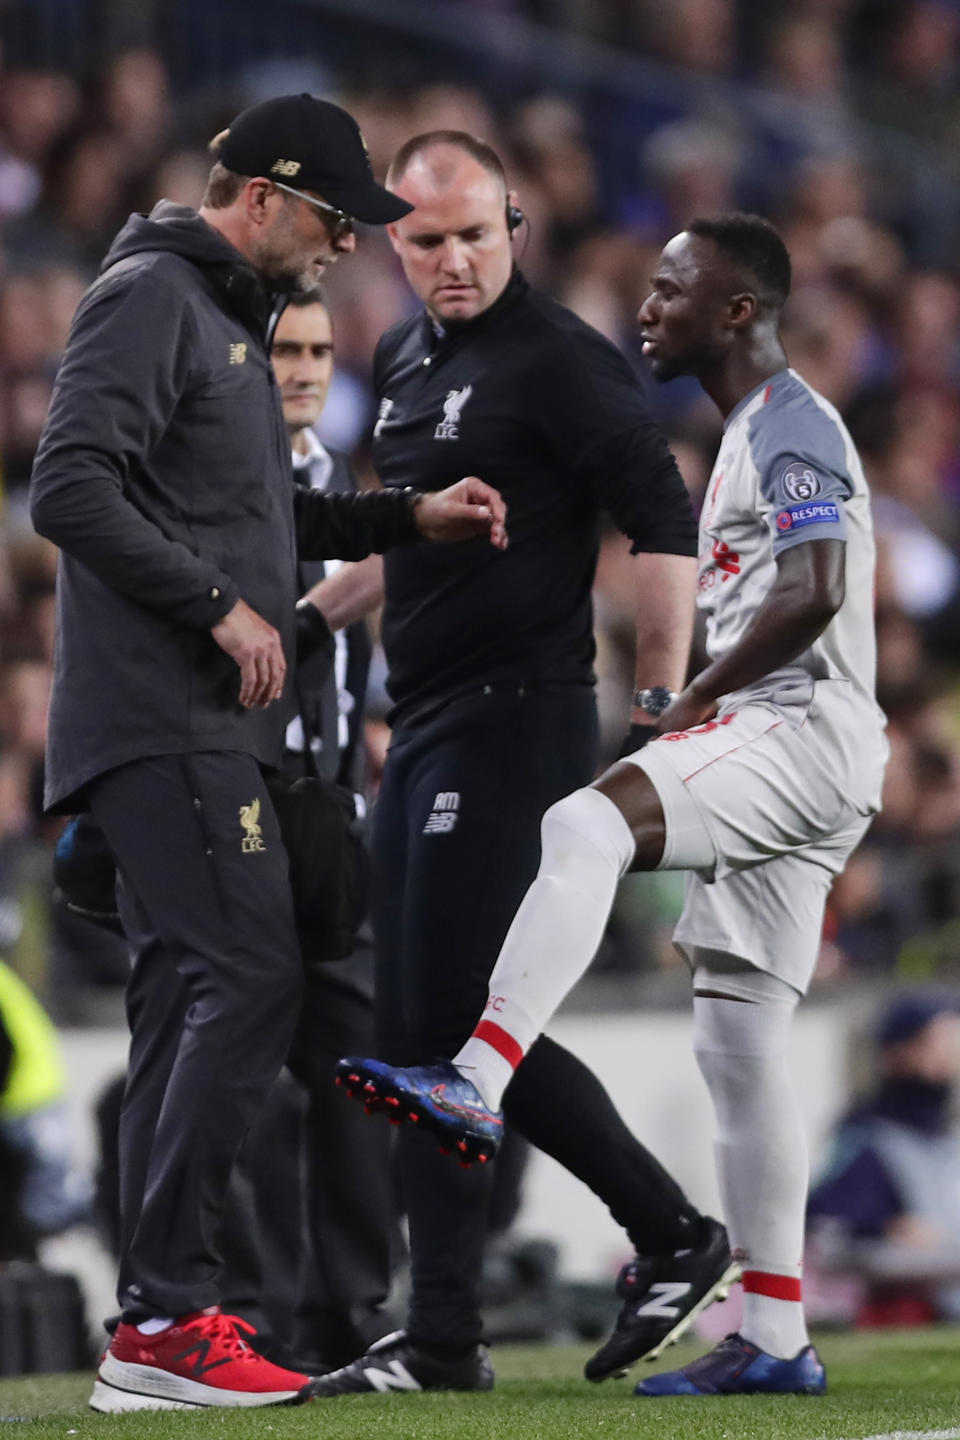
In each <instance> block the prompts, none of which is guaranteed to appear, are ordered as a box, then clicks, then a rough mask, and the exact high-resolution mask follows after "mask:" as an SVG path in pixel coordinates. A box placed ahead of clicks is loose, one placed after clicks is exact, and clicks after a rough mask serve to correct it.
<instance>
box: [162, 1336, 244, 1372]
mask: <svg viewBox="0 0 960 1440" xmlns="http://www.w3.org/2000/svg"><path fill="white" fill-rule="evenodd" d="M210 1345H211V1342H210V1341H209V1340H198V1341H197V1343H196V1345H191V1346H190V1349H189V1350H182V1351H181V1352H180V1354H179V1355H172V1356H171V1357H170V1358H171V1359H172V1360H174V1361H177V1360H188V1359H189V1358H190V1356H191V1355H196V1357H197V1358H196V1360H195V1361H194V1362H193V1364H192V1365H191V1366H190V1367H189V1369H190V1373H191V1375H196V1376H198V1377H199V1376H200V1375H206V1373H207V1371H208V1370H216V1368H217V1366H218V1365H229V1363H230V1356H229V1355H221V1356H220V1357H219V1358H218V1359H216V1360H209V1361H208V1360H207V1356H208V1355H209V1354H210Z"/></svg>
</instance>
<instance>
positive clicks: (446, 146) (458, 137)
mask: <svg viewBox="0 0 960 1440" xmlns="http://www.w3.org/2000/svg"><path fill="white" fill-rule="evenodd" d="M457 153H459V154H460V155H461V156H463V155H468V156H469V157H470V159H471V160H474V161H475V162H476V163H477V164H478V165H479V166H480V167H481V168H482V169H484V170H486V171H487V173H488V174H489V175H492V176H493V178H494V179H495V180H499V182H500V186H501V189H502V190H503V193H504V195H505V194H506V193H507V177H506V175H505V174H504V169H503V165H502V164H501V162H500V157H499V155H498V154H497V152H496V151H495V150H494V149H493V148H492V147H491V146H490V145H488V144H487V142H486V141H485V140H480V139H478V138H477V136H476V135H469V134H468V133H467V131H466V130H428V131H426V132H425V133H424V134H423V135H414V136H413V137H412V139H410V140H407V141H406V142H405V144H403V145H401V146H400V149H399V150H398V151H397V153H396V155H395V156H394V157H393V161H392V162H391V165H390V169H389V170H388V171H387V185H388V186H389V187H390V189H391V190H395V189H396V187H397V184H398V183H399V182H400V181H401V180H402V179H403V177H404V176H405V175H406V173H407V171H408V170H409V169H410V167H411V165H412V164H413V163H414V162H417V163H418V165H419V166H420V168H421V169H424V170H426V171H429V173H430V174H432V175H433V176H435V184H436V187H437V188H438V189H442V188H443V187H444V186H446V185H448V184H450V182H451V180H452V179H453V177H454V175H455V174H456V155H457Z"/></svg>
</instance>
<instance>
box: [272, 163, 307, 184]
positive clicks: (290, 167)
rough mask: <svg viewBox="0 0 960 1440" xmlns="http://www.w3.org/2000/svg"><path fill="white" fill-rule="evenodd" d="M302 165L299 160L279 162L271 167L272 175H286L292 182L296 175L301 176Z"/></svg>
mask: <svg viewBox="0 0 960 1440" xmlns="http://www.w3.org/2000/svg"><path fill="white" fill-rule="evenodd" d="M301 168H302V167H301V165H300V161H299V160H278V161H277V163H276V164H275V165H271V166H270V174H271V175H286V176H287V178H288V179H289V180H292V179H293V177H294V176H295V175H299V174H300V170H301Z"/></svg>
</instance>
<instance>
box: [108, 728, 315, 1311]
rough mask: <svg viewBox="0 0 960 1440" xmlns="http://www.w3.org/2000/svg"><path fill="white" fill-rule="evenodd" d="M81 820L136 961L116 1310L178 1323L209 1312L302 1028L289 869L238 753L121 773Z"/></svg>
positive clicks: (161, 761)
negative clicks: (260, 1139) (241, 1158)
mask: <svg viewBox="0 0 960 1440" xmlns="http://www.w3.org/2000/svg"><path fill="white" fill-rule="evenodd" d="M90 808H91V810H92V812H93V814H94V817H95V818H96V820H97V821H98V823H99V824H100V826H101V828H102V829H103V831H104V833H105V835H106V837H107V840H108V841H109V844H110V848H111V849H112V850H113V852H114V855H115V856H116V858H117V864H118V868H119V870H120V874H121V878H122V886H121V887H120V890H121V899H120V905H121V918H122V920H123V924H124V929H125V930H126V933H127V937H128V939H129V940H130V943H131V946H132V948H133V955H134V966H133V973H132V975H131V978H130V983H129V987H128V991H127V1014H128V1019H129V1022H130V1029H131V1041H130V1066H129V1073H128V1077H127V1085H126V1090H125V1093H124V1099H123V1108H122V1111H121V1116H120V1210H121V1260H120V1279H119V1292H118V1294H119V1300H120V1304H121V1306H122V1307H123V1311H124V1316H125V1318H127V1319H130V1320H136V1319H143V1318H144V1317H146V1316H149V1315H182V1314H185V1313H187V1312H189V1311H194V1310H201V1309H203V1308H204V1307H205V1306H207V1305H214V1304H216V1303H217V1302H218V1299H219V1296H218V1290H217V1271H218V1268H219V1256H218V1254H217V1250H216V1245H215V1242H214V1234H215V1231H216V1227H217V1222H218V1220H219V1217H220V1212H221V1210H222V1208H223V1203H224V1199H225V1196H226V1192H227V1186H228V1182H229V1178H230V1170H231V1167H232V1165H233V1162H234V1159H235V1157H236V1155H237V1152H238V1150H239V1148H240V1144H241V1141H242V1140H243V1137H244V1134H245V1133H246V1131H247V1129H248V1128H249V1126H250V1124H251V1122H252V1121H253V1120H254V1118H255V1117H256V1115H257V1112H258V1110H259V1109H260V1107H261V1105H262V1104H263V1102H264V1099H265V1097H266V1094H267V1091H268V1089H269V1087H270V1085H271V1084H272V1082H273V1081H274V1080H275V1079H276V1076H277V1074H278V1073H279V1071H280V1068H281V1066H282V1065H283V1063H284V1061H285V1060H286V1058H287V1055H288V1053H289V1050H290V1042H291V1039H292V1037H293V1033H294V1029H295V1026H296V1024H297V1016H298V1013H299V1007H300V996H301V990H302V985H303V972H302V964H301V959H300V951H299V947H298V944H297V936H296V931H295V928H294V919H293V901H292V898H291V893H290V884H289V877H288V867H287V857H286V852H285V851H284V848H283V844H282V842H281V839H280V833H279V828H278V825H277V819H276V815H275V813H274V810H273V806H272V805H271V803H270V799H269V796H268V794H267V790H266V786H265V785H264V782H263V778H262V775H261V773H260V769H259V766H258V765H257V763H256V761H255V760H253V759H252V757H250V756H248V755H243V754H239V753H234V752H207V753H202V754H191V755H162V756H156V757H151V758H147V759H142V760H135V761H132V762H131V763H129V764H127V765H122V766H120V767H118V768H117V769H115V770H111V771H109V772H108V773H107V774H105V775H102V776H100V777H99V778H98V779H97V780H96V781H95V782H94V783H93V784H92V785H91V787H90ZM241 811H242V812H243V814H242V816H241Z"/></svg>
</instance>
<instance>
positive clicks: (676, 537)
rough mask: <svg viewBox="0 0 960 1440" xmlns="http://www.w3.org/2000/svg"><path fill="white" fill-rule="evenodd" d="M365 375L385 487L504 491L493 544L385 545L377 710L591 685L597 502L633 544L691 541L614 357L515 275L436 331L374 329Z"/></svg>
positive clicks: (687, 519)
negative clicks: (382, 688) (503, 514)
mask: <svg viewBox="0 0 960 1440" xmlns="http://www.w3.org/2000/svg"><path fill="white" fill-rule="evenodd" d="M374 379H375V384H376V388H377V395H378V397H379V403H380V418H379V420H378V422H377V425H376V428H375V431H374V442H373V457H374V462H375V464H376V467H377V472H378V474H379V475H380V478H381V480H382V481H383V483H384V485H386V486H402V485H415V486H417V487H418V488H420V489H424V490H439V489H442V488H443V487H444V486H446V485H449V484H451V483H453V482H454V481H456V480H458V479H460V478H461V476H464V475H479V476H480V478H481V479H482V480H486V481H487V482H488V483H489V484H490V485H494V486H496V488H497V489H498V490H499V491H500V492H501V493H502V494H503V496H504V499H505V500H506V501H507V506H508V515H507V528H508V531H509V535H510V547H509V549H508V550H507V551H506V552H501V551H498V550H494V549H492V547H491V546H490V545H489V544H488V543H486V542H485V541H468V542H467V543H465V544H463V545H458V546H456V547H454V549H453V550H450V549H446V550H445V551H441V549H440V548H439V547H429V548H428V547H427V546H425V545H418V546H416V547H413V548H407V549H406V550H403V551H400V550H397V551H394V552H392V553H391V554H390V555H388V556H387V557H386V562H385V571H386V596H387V601H386V608H385V611H384V620H383V643H384V648H385V650H386V654H387V660H388V662H389V666H390V675H389V682H388V688H389V691H390V695H391V698H392V699H393V701H394V702H395V708H394V712H393V718H394V719H395V720H407V719H409V718H418V717H420V716H425V715H427V714H429V713H431V712H432V711H433V710H434V709H436V708H437V707H438V706H439V705H440V704H443V703H444V702H445V701H447V700H448V699H450V698H452V697H454V696H456V695H458V694H461V693H465V692H468V691H470V690H475V689H478V688H480V687H482V686H483V685H486V684H498V683H527V684H541V685H542V684H549V685H553V684H562V685H567V684H573V685H590V684H592V683H593V656H594V642H593V616H592V610H591V604H590V590H591V586H592V583H593V576H594V570H595V568H596V562H597V553H598V545H599V536H600V522H601V514H602V512H606V513H608V514H609V515H610V516H611V517H612V519H613V521H614V523H615V524H616V525H617V526H618V528H619V529H621V530H622V531H623V532H624V533H625V534H626V535H628V536H629V537H630V539H631V540H632V541H633V550H634V551H641V550H643V551H652V552H657V553H662V554H677V555H695V554H696V553H697V529H696V522H695V520H694V516H693V511H692V509H691V505H690V500H689V497H688V495H687V491H686V489H685V487H684V484H683V481H682V479H681V477H680V474H679V471H678V470H677V466H676V463H675V461H674V459H673V456H672V455H671V453H670V450H669V448H668V447H667V443H666V441H665V439H664V437H663V433H662V431H661V430H660V428H659V426H658V425H657V424H656V422H655V421H654V420H653V418H652V417H651V415H650V413H649V410H648V408H647V404H646V400H645V398H644V394H643V390H642V387H641V384H640V381H639V380H638V378H637V376H636V375H635V373H634V372H633V370H632V369H631V367H630V366H629V364H628V363H627V361H626V360H625V359H624V357H623V355H622V354H621V353H620V351H619V350H617V348H616V346H614V345H612V344H611V343H610V342H609V341H608V340H606V339H604V337H603V336H602V335H600V334H599V333H598V332H597V331H596V330H594V329H592V327H591V326H589V325H586V324H585V323H584V322H583V321H582V320H580V319H578V318H577V316H576V315H574V314H573V313H572V312H571V311H570V310H567V309H565V308H564V307H563V306H562V305H558V304H557V303H556V301H554V300H551V299H550V298H549V297H548V296H547V295H544V294H542V293H540V292H539V291H537V290H534V289H531V287H530V285H529V284H528V283H527V281H526V280H525V279H524V277H523V276H522V275H521V274H520V273H519V271H515V272H514V274H513V276H512V278H511V279H510V281H509V283H508V284H507V287H506V289H505V290H504V292H503V294H502V295H500V297H499V298H498V299H497V300H496V301H495V302H494V303H493V305H491V306H490V308H489V309H488V310H485V311H483V312H482V313H481V314H480V315H478V316H477V317H476V318H475V319H473V320H470V321H468V322H466V323H465V324H460V325H456V326H451V327H449V329H448V330H447V331H446V333H444V334H442V335H439V334H438V333H437V331H436V328H435V327H434V326H433V325H432V323H431V322H430V320H429V318H428V317H427V316H426V315H419V316H416V317H414V318H412V319H409V320H404V321H401V323H400V324H399V325H396V326H394V327H393V329H391V330H388V331H387V333H386V334H385V335H384V336H383V338H382V339H381V341H380V344H379V346H378V349H377V355H376V360H375V365H374Z"/></svg>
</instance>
